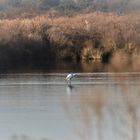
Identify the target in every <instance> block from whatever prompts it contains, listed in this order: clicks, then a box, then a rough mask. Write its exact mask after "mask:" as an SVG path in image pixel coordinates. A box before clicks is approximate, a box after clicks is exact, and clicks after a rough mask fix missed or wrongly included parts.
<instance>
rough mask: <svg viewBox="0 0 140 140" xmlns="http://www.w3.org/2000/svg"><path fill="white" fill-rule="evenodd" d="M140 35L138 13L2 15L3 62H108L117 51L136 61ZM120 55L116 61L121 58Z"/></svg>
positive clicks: (0, 47) (0, 54)
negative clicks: (5, 17)
mask: <svg viewBox="0 0 140 140" xmlns="http://www.w3.org/2000/svg"><path fill="white" fill-rule="evenodd" d="M139 36H140V16H139V14H138V13H131V14H127V15H117V14H114V13H101V12H95V13H86V14H79V15H76V16H70V17H60V16H59V17H58V14H57V12H55V11H54V12H52V13H51V12H50V13H48V14H45V15H41V16H36V17H34V18H26V19H24V18H15V19H12V20H11V19H3V20H0V64H1V65H2V64H3V65H6V64H8V65H13V64H18V63H19V64H23V63H25V64H26V63H27V62H28V63H29V62H36V63H37V62H40V61H41V62H47V61H50V60H51V61H52V60H56V59H67V60H74V61H79V60H82V61H92V60H100V61H103V62H107V61H109V60H110V58H111V56H116V53H117V52H119V54H117V55H121V56H124V57H125V54H126V55H127V58H129V59H130V60H129V61H133V60H134V59H135V58H137V57H136V56H138V55H139V45H140V39H139ZM118 59H119V58H118V56H117V63H119V61H121V60H122V59H120V60H118ZM114 60H115V59H114ZM115 61H116V60H115ZM115 63H116V62H115ZM122 63H123V62H122ZM122 65H123V64H122ZM133 67H134V69H136V68H135V65H133Z"/></svg>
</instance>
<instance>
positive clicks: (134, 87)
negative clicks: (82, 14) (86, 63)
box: [0, 73, 140, 140]
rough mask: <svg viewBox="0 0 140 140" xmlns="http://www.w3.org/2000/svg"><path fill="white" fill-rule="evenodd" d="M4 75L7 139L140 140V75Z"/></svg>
mask: <svg viewBox="0 0 140 140" xmlns="http://www.w3.org/2000/svg"><path fill="white" fill-rule="evenodd" d="M66 75H67V73H63V74H60V73H49V74H47V73H43V74H42V73H40V74H38V73H34V74H31V73H25V74H23V73H22V74H1V75H0V139H2V140H45V139H47V140H48V139H49V140H66V139H67V140H112V139H113V140H139V139H140V134H139V131H140V108H139V106H140V86H139V84H140V73H78V75H79V76H78V77H76V78H74V79H73V80H72V85H71V86H67V84H66V80H65V77H66Z"/></svg>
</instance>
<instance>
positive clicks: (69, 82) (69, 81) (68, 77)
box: [66, 73, 77, 85]
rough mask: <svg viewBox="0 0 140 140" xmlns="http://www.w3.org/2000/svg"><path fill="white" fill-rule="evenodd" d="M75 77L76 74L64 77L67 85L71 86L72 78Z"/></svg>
mask: <svg viewBox="0 0 140 140" xmlns="http://www.w3.org/2000/svg"><path fill="white" fill-rule="evenodd" d="M76 76H77V74H75V73H70V74H68V75H67V76H66V80H67V83H68V85H71V80H72V78H74V77H76Z"/></svg>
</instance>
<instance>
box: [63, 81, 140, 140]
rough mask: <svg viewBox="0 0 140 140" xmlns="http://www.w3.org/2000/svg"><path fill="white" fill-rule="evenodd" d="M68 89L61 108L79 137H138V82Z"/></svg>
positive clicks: (125, 139)
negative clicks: (63, 108) (63, 105)
mask: <svg viewBox="0 0 140 140" xmlns="http://www.w3.org/2000/svg"><path fill="white" fill-rule="evenodd" d="M121 82H122V81H121ZM71 92H72V94H71V95H70V94H69V95H70V96H68V97H67V99H66V102H65V110H66V112H67V115H68V117H69V119H70V120H71V121H72V122H73V126H74V127H73V128H74V132H76V134H77V136H78V137H79V139H80V140H91V139H92V140H94V139H95V140H108V139H117V140H139V138H140V134H139V133H138V132H139V131H140V116H139V113H140V110H139V103H140V102H139V101H140V99H139V97H140V90H139V87H138V84H136V85H127V84H120V85H100V86H99V85H97V86H88V85H86V86H83V87H81V86H79V87H77V89H76V91H74V90H72V91H71Z"/></svg>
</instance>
